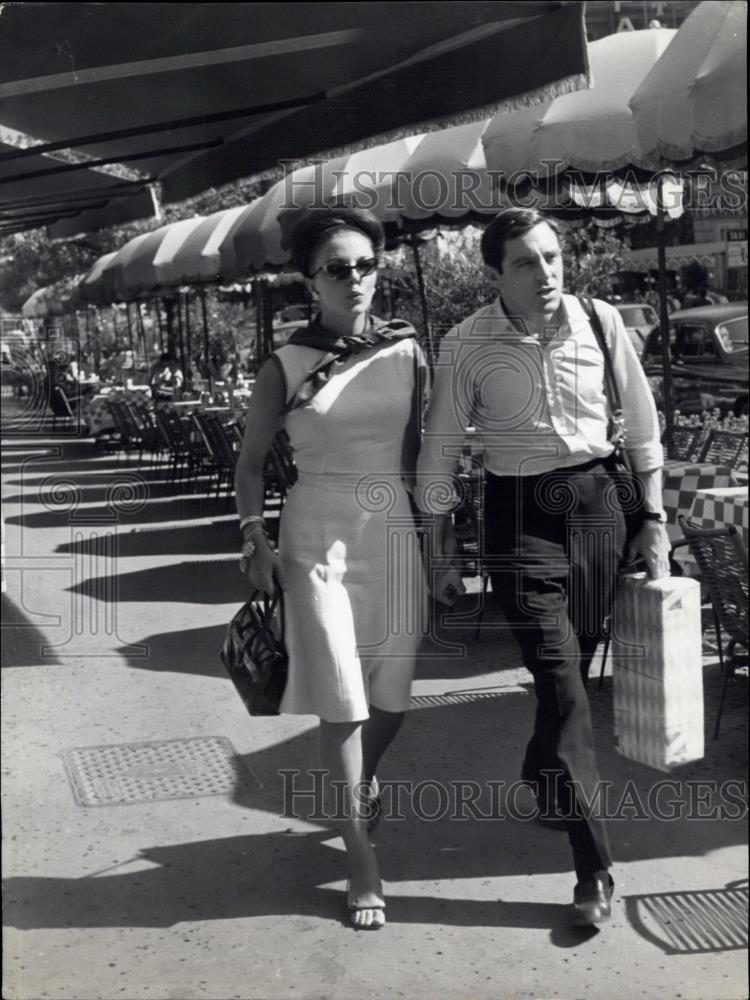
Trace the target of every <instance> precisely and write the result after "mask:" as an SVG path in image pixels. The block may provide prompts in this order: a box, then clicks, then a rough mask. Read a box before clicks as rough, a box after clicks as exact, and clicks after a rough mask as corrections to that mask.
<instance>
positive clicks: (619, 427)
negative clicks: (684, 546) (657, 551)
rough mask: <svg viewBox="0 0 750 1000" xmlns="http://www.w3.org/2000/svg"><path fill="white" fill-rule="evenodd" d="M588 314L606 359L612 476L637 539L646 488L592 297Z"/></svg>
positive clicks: (586, 304)
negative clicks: (628, 440) (629, 444)
mask: <svg viewBox="0 0 750 1000" xmlns="http://www.w3.org/2000/svg"><path fill="white" fill-rule="evenodd" d="M581 304H582V305H583V308H584V310H585V311H586V315H587V316H588V318H589V321H590V322H591V329H592V331H593V333H594V336H595V337H596V340H597V343H598V345H599V350H600V351H601V352H602V356H603V358H604V394H605V396H606V397H607V403H608V404H609V431H608V434H607V437H608V438H609V440H610V441H611V443H612V444H613V446H614V450H613V452H612V455H611V456H610V458H609V463H608V464H609V467H610V475H611V476H612V479H613V481H614V483H615V486H616V491H617V499H618V502H619V504H620V507H621V508H622V513H623V516H624V518H625V529H626V532H627V540H628V541H630V540H631V539H633V538H634V537H635V536H636V535H637V534H638V532H639V531H640V530H641V528H642V527H643V516H642V515H643V510H644V500H645V495H644V490H643V483H642V482H641V481H640V479H639V478H638V476H637V475H636V474H635V472H634V471H633V467H632V465H631V464H630V459H629V458H628V453H627V451H626V450H625V437H626V428H625V418H624V415H623V409H622V400H621V398H620V390H619V388H618V386H617V379H616V378H615V370H614V365H613V364H612V355H611V354H610V351H609V345H608V344H607V341H606V338H605V336H604V330H603V328H602V321H601V320H600V319H599V314H598V313H597V311H596V308H595V306H594V303H593V301H592V300H591V299H581Z"/></svg>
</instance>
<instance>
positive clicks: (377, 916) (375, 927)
mask: <svg viewBox="0 0 750 1000" xmlns="http://www.w3.org/2000/svg"><path fill="white" fill-rule="evenodd" d="M350 893H351V883H350V882H347V883H346V908H347V910H348V911H349V923H350V924H351V925H352V927H353V928H354V929H355V930H356V931H379V930H380V928H381V927H385V901H383V902H381V903H379V904H378V905H377V906H360V905H357V904H355V903H353V902H352V900H351V895H350ZM364 913H372V915H373V916H372V920H371V921H370V922H369V923H365V922H364V921H359V920H357V919H356V917H357V916H358V915H359V914H364Z"/></svg>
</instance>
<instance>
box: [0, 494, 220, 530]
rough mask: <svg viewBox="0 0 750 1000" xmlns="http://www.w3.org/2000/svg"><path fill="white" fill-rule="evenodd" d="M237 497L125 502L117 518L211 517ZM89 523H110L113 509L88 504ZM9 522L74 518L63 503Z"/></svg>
mask: <svg viewBox="0 0 750 1000" xmlns="http://www.w3.org/2000/svg"><path fill="white" fill-rule="evenodd" d="M234 509H235V508H234V499H233V498H228V497H221V498H219V499H216V498H215V497H206V496H205V495H204V496H201V495H200V494H196V495H194V496H189V497H185V496H176V497H175V496H173V497H171V498H170V499H167V500H156V501H148V502H146V503H144V505H143V506H142V507H140V508H139V509H137V510H132V511H131V510H128V509H127V508H126V506H125V505H124V504H123V505H122V506H121V507H120V509H118V511H117V520H118V522H119V523H121V524H129V525H134V524H151V523H156V522H164V521H166V522H174V521H184V520H193V519H197V518H200V517H211V516H212V515H213V516H215V515H216V514H225V513H226V514H229V513H234ZM82 513H85V523H86V524H90V525H95V524H109V523H110V522H111V520H112V509H111V507H109V506H105V507H87V508H85V511H84V512H82ZM5 522H6V524H18V525H21V527H24V528H56V527H61V526H65V525H67V524H69V523H70V522H71V510H70V504H69V503H68V504H61V507H60V510H59V511H57V510H51V511H40V512H38V513H33V514H23V515H13V516H11V517H7V518H6V519H5Z"/></svg>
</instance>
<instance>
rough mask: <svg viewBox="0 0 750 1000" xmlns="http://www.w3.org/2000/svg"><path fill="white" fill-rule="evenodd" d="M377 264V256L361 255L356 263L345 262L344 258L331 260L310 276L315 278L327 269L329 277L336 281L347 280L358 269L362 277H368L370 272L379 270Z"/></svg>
mask: <svg viewBox="0 0 750 1000" xmlns="http://www.w3.org/2000/svg"><path fill="white" fill-rule="evenodd" d="M377 266H378V261H377V257H360V259H359V260H358V261H357V263H356V264H345V263H344V262H343V260H331V261H329V262H328V263H327V264H324V265H323V266H322V267H319V268H318V270H317V271H315V272H313V274H311V275H310V277H311V278H314V277H315V275H316V274H320V272H321V271H325V273H326V274H327V275H328V277H329V278H333V280H334V281H346V279H347V278H348V277H349V275H350V274H351V273H352V271H356V272H357V274H358V275H359V276H360V278H366V277H367V276H368V274H372V273H373V272H374V271H375V270H377Z"/></svg>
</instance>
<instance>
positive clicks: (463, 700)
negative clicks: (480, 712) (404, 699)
mask: <svg viewBox="0 0 750 1000" xmlns="http://www.w3.org/2000/svg"><path fill="white" fill-rule="evenodd" d="M516 690H517V688H515V687H514V688H503V689H502V690H500V689H498V690H496V691H454V692H450V693H448V694H413V695H412V696H411V699H410V701H411V704H410V706H409V707H410V708H434V707H435V706H437V705H466V704H468V703H469V702H472V701H484V700H486V699H487V698H502V697H503V695H505V694H509V693H515V692H516Z"/></svg>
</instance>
